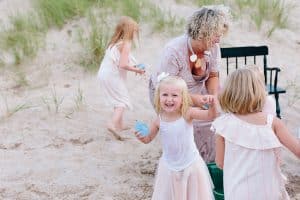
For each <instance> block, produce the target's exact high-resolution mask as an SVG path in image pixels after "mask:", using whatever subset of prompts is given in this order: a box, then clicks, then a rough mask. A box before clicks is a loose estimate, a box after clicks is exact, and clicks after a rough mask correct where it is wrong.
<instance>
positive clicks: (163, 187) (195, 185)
mask: <svg viewBox="0 0 300 200" xmlns="http://www.w3.org/2000/svg"><path fill="white" fill-rule="evenodd" d="M212 189H213V183H212V181H211V178H210V176H209V172H208V169H207V166H206V164H205V162H204V161H203V159H202V158H201V157H200V156H199V159H197V160H196V161H195V162H194V163H193V164H191V165H190V166H189V167H187V168H186V169H184V170H182V171H172V170H170V169H168V168H167V166H166V165H165V161H164V160H163V159H162V158H161V159H160V161H159V164H158V169H157V172H156V179H155V185H154V192H153V196H152V200H212V199H214V197H213V193H212Z"/></svg>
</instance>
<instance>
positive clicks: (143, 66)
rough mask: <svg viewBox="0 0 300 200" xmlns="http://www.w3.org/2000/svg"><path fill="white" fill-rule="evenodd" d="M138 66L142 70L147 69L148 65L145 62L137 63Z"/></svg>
mask: <svg viewBox="0 0 300 200" xmlns="http://www.w3.org/2000/svg"><path fill="white" fill-rule="evenodd" d="M136 67H137V68H139V69H141V70H145V69H146V65H145V64H143V63H140V64H138V65H136Z"/></svg>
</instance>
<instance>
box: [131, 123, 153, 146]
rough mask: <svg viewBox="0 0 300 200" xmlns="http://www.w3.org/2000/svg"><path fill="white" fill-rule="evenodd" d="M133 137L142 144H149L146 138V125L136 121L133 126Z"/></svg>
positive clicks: (147, 130) (147, 132)
mask: <svg viewBox="0 0 300 200" xmlns="http://www.w3.org/2000/svg"><path fill="white" fill-rule="evenodd" d="M134 129H135V136H136V137H137V138H138V139H139V140H140V141H141V142H143V143H148V142H149V137H146V136H147V135H148V134H149V128H148V126H147V124H145V123H144V122H142V121H136V123H135V126H134Z"/></svg>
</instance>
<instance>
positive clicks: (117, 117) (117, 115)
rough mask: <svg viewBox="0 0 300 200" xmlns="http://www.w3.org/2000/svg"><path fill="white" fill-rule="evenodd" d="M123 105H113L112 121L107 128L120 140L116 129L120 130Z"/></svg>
mask: <svg viewBox="0 0 300 200" xmlns="http://www.w3.org/2000/svg"><path fill="white" fill-rule="evenodd" d="M123 113H124V107H115V108H114V113H113V117H112V122H111V123H109V124H108V126H107V129H108V130H109V131H110V132H111V133H112V134H113V136H114V137H115V138H116V139H117V140H122V137H121V136H120V135H119V134H118V131H120V130H122V121H123Z"/></svg>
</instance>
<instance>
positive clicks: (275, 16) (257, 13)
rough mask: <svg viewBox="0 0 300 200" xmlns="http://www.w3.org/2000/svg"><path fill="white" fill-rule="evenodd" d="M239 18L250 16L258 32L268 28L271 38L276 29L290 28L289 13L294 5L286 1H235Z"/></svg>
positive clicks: (267, 34) (267, 31)
mask: <svg viewBox="0 0 300 200" xmlns="http://www.w3.org/2000/svg"><path fill="white" fill-rule="evenodd" d="M233 7H234V8H235V7H237V8H238V9H237V10H234V12H238V13H239V14H238V15H237V16H242V17H243V15H245V14H243V13H246V15H247V14H249V13H250V18H251V20H252V22H253V23H254V24H255V26H256V28H257V29H258V30H261V28H262V27H264V28H266V29H267V30H266V36H267V37H270V36H271V35H272V33H273V32H274V31H275V30H276V29H284V28H289V13H290V11H291V10H292V8H293V5H292V4H291V3H289V2H286V1H284V0H259V1H257V0H234V6H233Z"/></svg>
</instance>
